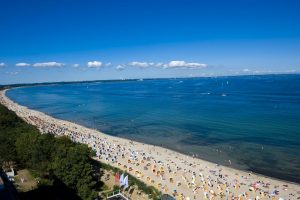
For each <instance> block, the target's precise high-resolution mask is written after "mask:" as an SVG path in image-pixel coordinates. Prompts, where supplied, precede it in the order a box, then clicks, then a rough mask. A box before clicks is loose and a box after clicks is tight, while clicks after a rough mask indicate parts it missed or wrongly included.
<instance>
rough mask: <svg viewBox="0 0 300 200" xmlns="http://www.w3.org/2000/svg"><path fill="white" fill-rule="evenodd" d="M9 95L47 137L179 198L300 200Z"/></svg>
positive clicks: (299, 190)
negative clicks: (64, 140) (82, 147)
mask: <svg viewBox="0 0 300 200" xmlns="http://www.w3.org/2000/svg"><path fill="white" fill-rule="evenodd" d="M5 92H6V91H5V90H4V91H0V103H1V104H3V105H5V106H6V107H7V108H8V109H10V110H12V111H14V112H15V113H16V114H17V115H18V116H19V117H21V118H23V119H24V120H25V121H26V122H28V123H29V124H32V125H35V126H36V127H37V128H38V129H39V130H40V131H41V133H50V134H53V135H56V136H63V135H65V136H68V137H69V138H70V139H71V140H73V141H75V142H79V143H84V144H87V145H88V146H90V147H91V148H92V149H93V150H95V152H96V157H95V159H97V160H99V161H101V162H104V163H107V164H110V165H112V166H115V167H118V168H120V169H122V170H125V171H127V172H128V173H130V174H132V175H133V176H135V177H137V178H139V179H140V180H142V181H144V182H145V183H146V184H148V185H152V186H154V187H156V188H157V189H158V190H160V191H161V192H162V193H168V194H170V195H172V196H174V197H175V198H176V199H186V200H188V199H237V200H240V199H252V200H254V199H272V200H273V199H276V200H279V199H280V200H282V199H284V200H288V199H291V200H294V199H295V200H296V199H300V185H299V184H295V183H289V182H285V181H281V180H276V179H272V178H269V177H264V176H262V175H257V174H253V173H251V172H246V171H241V170H236V169H232V168H229V167H225V166H220V165H217V164H214V163H211V162H208V161H204V160H201V159H199V158H193V157H191V156H187V155H184V154H181V153H177V152H175V151H172V150H168V149H165V148H162V147H158V146H153V145H148V144H143V143H139V142H135V141H131V140H128V139H123V138H119V137H113V136H109V135H106V134H104V133H101V132H99V131H97V130H93V129H90V128H86V127H83V126H80V125H78V124H75V123H72V122H68V121H64V120H59V119H55V118H53V117H51V116H48V115H46V114H44V113H42V112H38V111H35V110H31V109H28V108H26V107H24V106H21V105H18V104H17V103H15V102H13V101H11V100H10V99H9V98H7V97H6V96H5ZM270 165H272V163H270ZM296 175H297V174H295V176H296Z"/></svg>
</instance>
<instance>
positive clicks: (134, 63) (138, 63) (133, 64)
mask: <svg viewBox="0 0 300 200" xmlns="http://www.w3.org/2000/svg"><path fill="white" fill-rule="evenodd" d="M153 64H154V63H148V62H138V61H133V62H131V63H129V65H130V66H133V67H140V68H146V67H149V66H151V65H153Z"/></svg>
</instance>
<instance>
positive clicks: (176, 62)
mask: <svg viewBox="0 0 300 200" xmlns="http://www.w3.org/2000/svg"><path fill="white" fill-rule="evenodd" d="M163 67H164V68H189V69H201V68H205V67H207V64H202V63H196V62H185V61H183V60H173V61H171V62H169V63H168V64H164V65H163Z"/></svg>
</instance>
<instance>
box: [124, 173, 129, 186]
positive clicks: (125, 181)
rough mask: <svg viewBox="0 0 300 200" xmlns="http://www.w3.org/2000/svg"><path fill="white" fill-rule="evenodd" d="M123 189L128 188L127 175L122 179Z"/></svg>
mask: <svg viewBox="0 0 300 200" xmlns="http://www.w3.org/2000/svg"><path fill="white" fill-rule="evenodd" d="M124 185H125V188H128V175H127V176H126V177H125V178H124Z"/></svg>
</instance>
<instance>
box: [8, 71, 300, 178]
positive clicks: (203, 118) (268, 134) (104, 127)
mask: <svg viewBox="0 0 300 200" xmlns="http://www.w3.org/2000/svg"><path fill="white" fill-rule="evenodd" d="M7 95H8V96H9V97H10V98H11V99H13V100H14V101H16V102H18V103H19V104H21V105H25V106H27V107H29V108H32V109H36V110H39V111H42V112H45V113H47V114H49V115H51V116H54V117H56V118H60V119H64V120H69V121H72V122H76V123H79V124H81V125H85V126H87V127H91V128H96V129H98V130H101V131H103V132H105V133H107V134H110V135H115V136H120V137H124V138H129V139H134V140H137V141H141V142H145V143H151V144H156V145H163V146H165V147H168V148H170V149H174V150H177V151H180V152H183V153H187V154H195V155H198V156H199V157H200V158H203V159H206V160H209V161H213V162H216V163H219V164H223V165H229V162H228V160H231V163H232V166H233V167H235V168H239V169H245V170H251V171H254V172H257V173H261V174H264V175H268V176H272V177H276V178H281V179H286V180H290V181H295V182H298V183H300V75H268V76H240V77H218V78H190V79H157V80H144V81H116V82H101V81H99V82H92V83H76V84H58V85H51V86H38V87H27V88H18V89H13V90H10V91H8V92H7Z"/></svg>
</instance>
